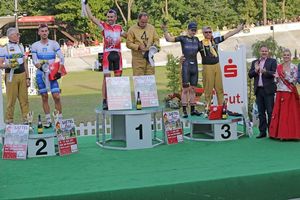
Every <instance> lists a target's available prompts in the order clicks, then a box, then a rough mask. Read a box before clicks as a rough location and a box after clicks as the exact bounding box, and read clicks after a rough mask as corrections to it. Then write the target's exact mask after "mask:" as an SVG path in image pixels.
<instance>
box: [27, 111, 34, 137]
mask: <svg viewBox="0 0 300 200" xmlns="http://www.w3.org/2000/svg"><path fill="white" fill-rule="evenodd" d="M33 114H34V112H33V111H29V112H28V113H27V121H28V125H29V132H31V133H33V126H32V121H33Z"/></svg>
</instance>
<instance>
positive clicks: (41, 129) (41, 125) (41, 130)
mask: <svg viewBox="0 0 300 200" xmlns="http://www.w3.org/2000/svg"><path fill="white" fill-rule="evenodd" d="M37 131H38V134H43V123H42V119H41V115H39V117H38V126H37Z"/></svg>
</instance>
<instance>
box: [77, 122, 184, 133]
mask: <svg viewBox="0 0 300 200" xmlns="http://www.w3.org/2000/svg"><path fill="white" fill-rule="evenodd" d="M105 124H106V130H105V133H106V134H110V133H111V125H110V120H109V119H106V120H105ZM151 124H152V129H153V121H152V122H151ZM162 128H163V127H162V118H159V119H156V130H157V131H161V130H162ZM183 128H190V124H189V123H183ZM98 129H99V130H100V132H101V133H102V132H103V131H102V124H99V127H98ZM76 134H77V136H90V135H95V134H96V121H94V122H93V123H92V122H87V123H80V124H79V126H77V127H76Z"/></svg>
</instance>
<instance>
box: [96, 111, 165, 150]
mask: <svg viewBox="0 0 300 200" xmlns="http://www.w3.org/2000/svg"><path fill="white" fill-rule="evenodd" d="M95 112H96V140H97V141H96V143H97V144H98V145H99V146H100V147H103V148H108V149H119V150H131V149H145V148H152V147H155V146H158V145H160V144H163V143H164V141H165V138H164V134H162V139H159V138H158V137H157V135H156V133H157V127H156V125H157V122H156V115H157V114H160V115H161V116H162V114H163V108H161V107H152V108H143V109H142V110H102V109H101V108H96V110H95ZM100 116H101V123H102V131H101V132H102V135H101V138H100V130H99V128H98V127H99V122H100ZM107 119H110V122H111V123H110V125H111V129H110V130H111V136H110V137H109V135H108V134H106V129H107V125H106V120H107ZM152 119H153V127H152V123H151V122H152Z"/></svg>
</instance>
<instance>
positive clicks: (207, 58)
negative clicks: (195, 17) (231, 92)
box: [200, 25, 243, 108]
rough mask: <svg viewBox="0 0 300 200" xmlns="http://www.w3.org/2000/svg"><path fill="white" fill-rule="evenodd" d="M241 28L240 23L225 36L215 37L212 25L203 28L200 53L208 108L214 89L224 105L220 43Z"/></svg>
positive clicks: (219, 102) (220, 102)
mask: <svg viewBox="0 0 300 200" xmlns="http://www.w3.org/2000/svg"><path fill="white" fill-rule="evenodd" d="M241 30H243V25H239V26H238V27H237V28H236V29H235V30H233V31H230V32H228V33H226V34H225V35H224V36H220V37H215V38H214V37H213V35H212V29H211V27H209V26H205V27H203V28H202V33H203V36H204V39H203V40H202V41H200V54H201V57H202V64H203V71H202V78H203V86H204V94H205V100H206V103H207V105H208V108H209V107H210V103H211V99H212V92H213V89H215V90H216V93H217V98H218V105H222V103H223V100H224V91H223V83H222V72H221V67H220V63H219V54H218V44H219V43H221V42H223V41H224V40H226V39H227V38H229V37H231V36H233V35H235V34H236V33H238V32H240V31H241Z"/></svg>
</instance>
